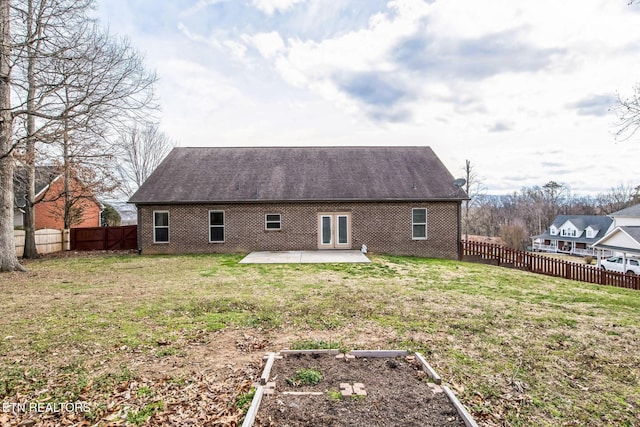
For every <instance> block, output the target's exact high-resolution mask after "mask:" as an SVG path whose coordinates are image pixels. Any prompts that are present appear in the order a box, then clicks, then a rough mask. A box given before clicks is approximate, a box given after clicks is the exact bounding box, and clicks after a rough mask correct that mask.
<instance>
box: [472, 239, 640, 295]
mask: <svg viewBox="0 0 640 427" xmlns="http://www.w3.org/2000/svg"><path fill="white" fill-rule="evenodd" d="M460 253H461V255H462V259H463V260H464V261H472V262H481V263H486V264H493V265H500V266H503V267H510V268H517V269H520V270H525V271H530V272H532V273H539V274H546V275H547V276H555V277H563V278H565V279H571V280H578V281H581V282H589V283H597V284H599V285H607V286H616V287H619V288H627V289H635V290H640V276H637V275H635V274H623V273H616V272H613V271H605V270H602V269H600V268H597V267H596V266H593V265H587V264H577V263H575V262H569V261H563V260H559V259H553V258H549V257H545V256H542V255H538V254H535V253H532V252H524V251H519V250H516V249H511V248H507V247H504V246H501V245H496V244H492V243H483V242H471V241H466V240H463V241H461V242H460Z"/></svg>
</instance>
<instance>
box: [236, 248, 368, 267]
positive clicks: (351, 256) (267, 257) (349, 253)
mask: <svg viewBox="0 0 640 427" xmlns="http://www.w3.org/2000/svg"><path fill="white" fill-rule="evenodd" d="M368 262H371V261H370V260H369V258H367V256H366V255H365V254H363V253H362V252H361V251H354V250H325V251H287V252H251V253H250V254H249V255H247V256H246V257H244V258H243V259H242V261H240V264H321V263H368Z"/></svg>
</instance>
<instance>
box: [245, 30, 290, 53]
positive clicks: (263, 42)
mask: <svg viewBox="0 0 640 427" xmlns="http://www.w3.org/2000/svg"><path fill="white" fill-rule="evenodd" d="M242 38H243V40H245V41H247V42H249V43H250V44H252V45H253V46H254V47H255V48H256V49H258V52H260V54H261V55H262V56H263V57H264V58H266V59H272V58H273V57H274V56H275V55H276V54H278V53H279V52H282V51H283V50H284V48H285V45H284V41H283V40H282V37H280V34H278V32H276V31H272V32H270V33H258V34H256V35H254V36H249V35H243V37H242Z"/></svg>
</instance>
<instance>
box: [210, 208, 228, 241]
mask: <svg viewBox="0 0 640 427" xmlns="http://www.w3.org/2000/svg"><path fill="white" fill-rule="evenodd" d="M209 243H224V211H209Z"/></svg>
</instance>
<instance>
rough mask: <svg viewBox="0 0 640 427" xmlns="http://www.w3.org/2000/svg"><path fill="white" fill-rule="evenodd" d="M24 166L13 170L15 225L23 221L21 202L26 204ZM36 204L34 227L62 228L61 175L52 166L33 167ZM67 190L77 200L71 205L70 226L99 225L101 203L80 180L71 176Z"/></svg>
mask: <svg viewBox="0 0 640 427" xmlns="http://www.w3.org/2000/svg"><path fill="white" fill-rule="evenodd" d="M25 182H26V179H25V170H24V169H23V168H17V169H16V171H15V174H14V180H13V185H14V193H15V198H14V200H15V202H14V210H13V225H14V227H18V228H19V227H22V226H23V225H24V206H25V204H26V190H25ZM35 184H36V188H35V191H36V204H35V205H34V216H35V224H34V227H35V229H36V230H39V229H43V228H52V229H55V230H62V229H63V228H64V200H65V199H64V175H63V174H62V173H60V172H59V170H58V169H57V168H55V167H50V166H38V167H36V183H35ZM69 186H70V192H71V193H72V194H73V197H74V199H75V200H76V201H75V203H74V206H73V209H74V211H75V215H74V219H73V224H72V226H73V227H77V228H82V227H99V226H100V214H101V212H102V204H101V203H100V202H99V201H98V200H97V199H96V198H95V197H94V196H93V194H91V193H90V192H89V191H87V190H86V189H85V188H84V186H83V185H82V183H81V182H80V181H79V180H78V179H76V178H71V182H70V185H69Z"/></svg>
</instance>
